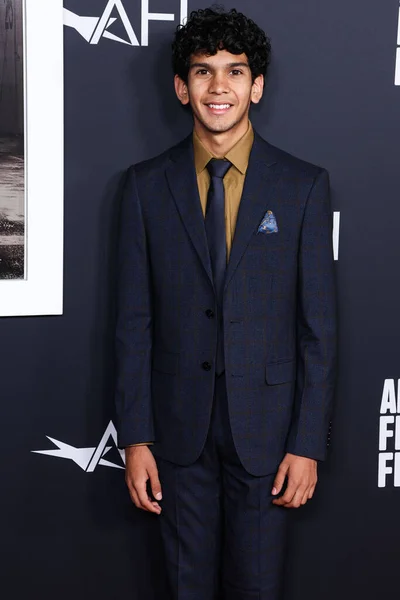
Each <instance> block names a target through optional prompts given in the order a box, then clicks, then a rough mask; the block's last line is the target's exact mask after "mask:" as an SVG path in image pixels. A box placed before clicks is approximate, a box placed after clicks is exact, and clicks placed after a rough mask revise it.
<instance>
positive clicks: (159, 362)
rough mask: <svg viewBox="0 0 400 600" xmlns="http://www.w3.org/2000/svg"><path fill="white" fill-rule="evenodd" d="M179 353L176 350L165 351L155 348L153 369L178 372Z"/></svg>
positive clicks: (172, 372) (163, 371)
mask: <svg viewBox="0 0 400 600" xmlns="http://www.w3.org/2000/svg"><path fill="white" fill-rule="evenodd" d="M178 361H179V354H178V353H176V352H164V351H163V350H155V351H154V352H153V369H154V370H155V371H161V372H162V373H171V374H174V373H177V372H178Z"/></svg>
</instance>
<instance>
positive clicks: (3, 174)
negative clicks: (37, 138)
mask: <svg viewBox="0 0 400 600" xmlns="http://www.w3.org/2000/svg"><path fill="white" fill-rule="evenodd" d="M23 55H24V43H23V16H22V0H5V2H3V3H2V4H0V280H1V279H23V278H24V276H25V265H24V255H25V252H24V248H25V235H24V234H25V183H24V172H25V164H24V154H25V152H24V89H23V86H24V77H23V76H24V72H23Z"/></svg>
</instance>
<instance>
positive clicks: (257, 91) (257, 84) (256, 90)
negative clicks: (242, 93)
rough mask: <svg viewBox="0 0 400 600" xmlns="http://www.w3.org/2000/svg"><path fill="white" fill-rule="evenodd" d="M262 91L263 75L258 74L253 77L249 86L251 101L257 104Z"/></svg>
mask: <svg viewBox="0 0 400 600" xmlns="http://www.w3.org/2000/svg"><path fill="white" fill-rule="evenodd" d="M263 92H264V75H259V76H258V77H256V78H255V80H254V82H253V85H252V88H251V101H252V102H253V103H254V104H258V103H259V102H260V100H261V98H262V95H263Z"/></svg>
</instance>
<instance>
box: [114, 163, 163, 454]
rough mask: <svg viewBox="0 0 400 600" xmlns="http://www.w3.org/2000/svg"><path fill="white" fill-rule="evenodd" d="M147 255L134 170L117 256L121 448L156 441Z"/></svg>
mask: <svg viewBox="0 0 400 600" xmlns="http://www.w3.org/2000/svg"><path fill="white" fill-rule="evenodd" d="M151 352H152V298H151V279H150V266H149V255H148V248H147V240H146V231H145V226H144V221H143V214H142V210H141V205H140V201H139V197H138V192H137V187H136V175H135V169H134V167H130V169H129V170H128V173H127V178H126V183H125V186H124V189H123V193H122V203H121V212H120V225H119V244H118V258H117V326H116V361H117V379H116V412H117V430H118V444H119V446H121V447H123V446H128V445H131V444H136V443H140V442H149V441H152V440H154V425H153V415H152V404H151Z"/></svg>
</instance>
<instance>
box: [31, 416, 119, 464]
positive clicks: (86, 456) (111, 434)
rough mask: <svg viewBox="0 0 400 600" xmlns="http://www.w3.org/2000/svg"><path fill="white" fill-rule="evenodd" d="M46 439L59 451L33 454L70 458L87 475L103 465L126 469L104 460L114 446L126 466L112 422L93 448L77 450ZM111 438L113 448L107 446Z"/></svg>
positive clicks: (35, 451)
mask: <svg viewBox="0 0 400 600" xmlns="http://www.w3.org/2000/svg"><path fill="white" fill-rule="evenodd" d="M46 437H47V439H48V440H50V441H51V442H52V443H53V444H54V445H55V446H57V447H58V449H57V450H32V452H33V453H35V454H47V455H48V456H55V457H57V458H68V459H69V460H73V461H74V463H75V464H77V465H78V466H79V467H80V468H81V469H82V470H83V471H86V473H92V472H93V471H94V470H95V468H96V467H97V465H101V466H102V467H113V468H114V469H123V468H124V467H123V466H122V465H118V464H116V463H113V462H110V461H109V460H106V459H105V458H103V457H104V456H105V455H106V454H107V452H109V451H110V450H111V448H112V447H113V445H114V446H115V447H116V448H117V450H118V452H119V454H120V456H121V460H122V462H123V464H125V452H124V450H120V449H119V448H118V446H117V443H118V442H117V431H116V429H115V427H114V424H113V422H112V421H110V422H109V424H108V426H107V429H106V430H105V432H104V434H103V437H102V438H101V440H100V442H99V444H98V445H97V446H94V447H91V448H76V447H75V446H71V445H70V444H66V443H65V442H60V441H59V440H55V439H54V438H51V437H49V436H48V435H47V436H46ZM110 438H111V439H112V441H113V444H112V445H111V446H107V442H108V441H109V440H110Z"/></svg>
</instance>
